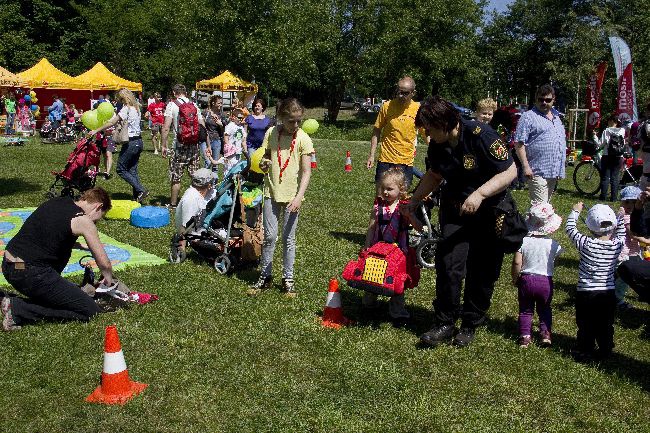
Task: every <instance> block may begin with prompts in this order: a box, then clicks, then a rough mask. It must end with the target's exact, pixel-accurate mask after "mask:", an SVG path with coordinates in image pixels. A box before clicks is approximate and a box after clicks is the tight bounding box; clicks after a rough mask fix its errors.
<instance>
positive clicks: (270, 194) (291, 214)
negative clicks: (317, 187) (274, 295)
mask: <svg viewBox="0 0 650 433" xmlns="http://www.w3.org/2000/svg"><path fill="white" fill-rule="evenodd" d="M304 113H305V109H304V107H303V106H302V105H301V104H300V102H298V100H297V99H295V98H289V99H285V100H283V101H282V102H280V104H279V105H278V111H277V117H278V120H279V121H280V122H282V124H281V125H279V126H275V127H273V128H271V129H269V130H268V131H267V132H266V135H265V136H264V141H263V142H262V147H263V148H264V149H265V153H264V158H263V160H262V162H261V163H260V166H261V168H262V169H263V170H268V171H267V173H266V175H265V176H264V243H263V245H262V258H261V263H260V267H261V273H260V277H259V279H258V280H257V283H255V284H254V285H253V286H252V287H251V288H250V289H249V290H248V294H249V295H251V296H255V295H258V294H260V293H261V292H262V291H263V290H266V289H268V288H270V287H271V284H272V282H273V278H272V276H271V272H272V265H273V263H272V261H273V252H274V251H275V242H276V240H277V236H278V221H279V220H280V217H281V216H282V221H283V222H282V243H283V247H284V253H283V271H282V290H283V291H284V292H285V294H286V295H287V296H289V297H294V296H295V295H296V289H295V286H294V279H293V263H294V261H295V258H296V227H297V226H298V214H299V211H300V206H301V205H302V201H303V199H304V196H305V192H306V191H307V187H308V186H309V179H310V178H311V155H312V154H313V153H314V145H313V144H312V141H311V138H310V137H309V135H307V134H306V133H305V132H304V131H303V130H302V129H300V123H301V122H302V118H303V115H304Z"/></svg>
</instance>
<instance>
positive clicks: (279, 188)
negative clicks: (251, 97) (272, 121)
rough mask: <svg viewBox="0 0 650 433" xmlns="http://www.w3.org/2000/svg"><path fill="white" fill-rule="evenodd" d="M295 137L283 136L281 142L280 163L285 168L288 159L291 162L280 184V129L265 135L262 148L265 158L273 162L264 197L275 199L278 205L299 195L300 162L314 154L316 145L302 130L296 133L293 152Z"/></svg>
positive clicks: (270, 129) (267, 177) (275, 128)
mask: <svg viewBox="0 0 650 433" xmlns="http://www.w3.org/2000/svg"><path fill="white" fill-rule="evenodd" d="M292 137H293V135H287V134H282V139H281V140H280V143H279V146H280V161H281V162H282V166H284V164H285V162H286V161H287V158H288V159H289V162H288V164H287V167H286V168H285V169H284V171H283V172H282V182H280V162H278V127H276V126H274V127H272V128H269V130H268V131H266V134H265V135H264V141H263V142H262V147H263V148H264V149H266V150H265V151H264V157H265V158H268V159H270V160H271V167H270V168H269V171H268V173H267V174H266V175H265V176H264V197H265V198H273V200H275V201H276V202H278V203H289V202H290V201H291V200H293V198H294V197H295V196H296V194H298V187H299V185H300V183H299V180H300V173H301V169H300V160H301V159H302V156H303V155H310V154H312V153H314V144H313V143H312V141H311V137H309V135H307V133H306V132H305V131H303V130H302V129H300V128H299V129H298V131H296V144H295V145H294V149H293V152H291V141H292Z"/></svg>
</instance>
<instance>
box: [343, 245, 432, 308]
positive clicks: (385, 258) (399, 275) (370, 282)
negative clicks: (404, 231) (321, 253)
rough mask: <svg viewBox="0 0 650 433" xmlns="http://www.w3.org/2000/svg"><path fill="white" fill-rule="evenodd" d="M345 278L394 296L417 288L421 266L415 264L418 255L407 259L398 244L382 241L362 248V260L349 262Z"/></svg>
mask: <svg viewBox="0 0 650 433" xmlns="http://www.w3.org/2000/svg"><path fill="white" fill-rule="evenodd" d="M343 278H344V279H345V280H347V282H348V285H349V286H350V287H354V288H357V289H362V290H366V291H368V292H372V293H376V294H378V295H386V296H393V295H401V294H403V293H404V289H410V288H413V287H416V286H417V285H418V282H419V281H420V269H419V268H418V267H417V266H415V258H414V257H409V258H407V257H406V256H405V255H404V253H403V252H402V250H400V249H399V247H398V246H397V245H396V244H388V243H386V242H378V243H376V244H375V245H373V246H372V247H370V248H368V249H365V250H363V251H361V253H360V254H359V258H358V260H352V261H350V262H348V264H347V265H346V266H345V269H344V270H343Z"/></svg>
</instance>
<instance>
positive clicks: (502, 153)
mask: <svg viewBox="0 0 650 433" xmlns="http://www.w3.org/2000/svg"><path fill="white" fill-rule="evenodd" d="M490 155H492V156H493V157H495V158H496V159H498V160H499V161H505V160H506V159H508V148H507V147H506V145H505V144H504V143H503V141H501V140H494V143H492V144H490Z"/></svg>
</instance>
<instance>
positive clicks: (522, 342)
mask: <svg viewBox="0 0 650 433" xmlns="http://www.w3.org/2000/svg"><path fill="white" fill-rule="evenodd" d="M530 341H531V338H530V335H522V336H521V337H519V347H521V348H523V349H525V348H527V347H528V346H530Z"/></svg>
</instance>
